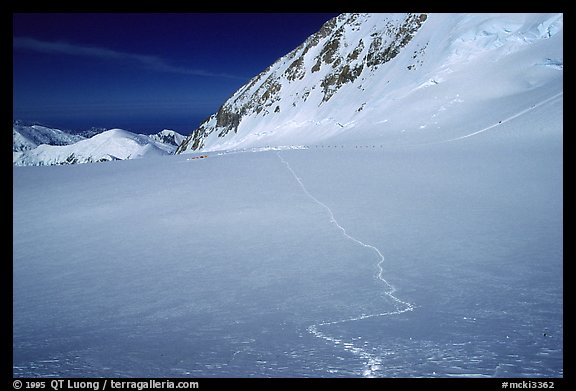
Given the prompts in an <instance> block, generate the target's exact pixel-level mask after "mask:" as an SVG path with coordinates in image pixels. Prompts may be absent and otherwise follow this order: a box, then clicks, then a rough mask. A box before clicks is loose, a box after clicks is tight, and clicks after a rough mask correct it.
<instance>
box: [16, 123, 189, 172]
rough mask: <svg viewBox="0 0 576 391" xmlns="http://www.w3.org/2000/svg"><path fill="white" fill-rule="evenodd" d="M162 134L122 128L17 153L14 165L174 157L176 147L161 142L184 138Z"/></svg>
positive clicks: (175, 134) (173, 133) (174, 134)
mask: <svg viewBox="0 0 576 391" xmlns="http://www.w3.org/2000/svg"><path fill="white" fill-rule="evenodd" d="M163 132H164V133H162V132H160V133H159V134H158V135H154V136H146V135H142V134H135V133H132V132H128V131H126V130H122V129H110V130H107V131H105V132H102V133H99V134H97V135H95V136H93V137H91V138H89V139H84V140H81V141H78V142H76V143H74V144H70V145H62V146H55V145H46V144H42V145H39V146H38V147H36V148H34V149H31V150H27V151H22V152H14V153H13V163H14V165H16V166H39V165H40V166H44V165H55V164H75V163H90V162H101V161H109V160H125V159H136V158H141V157H148V156H159V155H169V154H173V153H174V151H175V149H176V146H175V145H173V144H166V143H164V142H162V141H159V140H161V139H162V135H164V136H166V135H168V136H170V137H171V138H170V137H168V139H169V140H174V139H178V138H183V136H182V135H179V134H178V133H176V132H172V131H170V132H172V133H167V132H166V131H163ZM164 140H166V138H164Z"/></svg>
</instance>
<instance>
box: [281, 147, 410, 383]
mask: <svg viewBox="0 0 576 391" xmlns="http://www.w3.org/2000/svg"><path fill="white" fill-rule="evenodd" d="M276 155H277V156H278V158H279V159H280V161H281V162H282V163H283V164H284V165H285V166H286V168H287V169H288V171H290V173H291V174H292V176H293V177H294V179H296V181H297V182H298V184H299V185H300V188H301V189H302V191H303V192H304V194H306V196H308V198H310V199H311V200H312V201H314V202H315V203H316V204H318V205H319V206H321V207H322V208H323V209H324V210H326V212H327V213H328V215H329V217H330V223H331V224H332V225H334V226H335V227H336V228H338V230H340V231H341V232H342V235H344V237H346V239H348V240H350V241H352V242H354V243H356V244H358V245H360V246H362V247H365V248H367V249H370V250H371V251H373V252H374V254H375V255H376V256H378V263H377V266H378V273H377V275H376V277H377V278H378V280H380V281H381V282H382V283H383V284H384V294H385V295H386V296H387V297H388V298H389V299H390V300H392V302H393V303H394V307H395V308H396V309H395V310H394V311H388V312H381V313H375V314H362V315H359V316H353V317H350V318H345V319H339V320H332V321H325V322H321V323H317V324H313V325H311V326H309V327H308V328H307V331H308V332H309V333H310V334H312V335H314V336H315V337H317V338H321V339H323V340H325V341H327V342H329V343H331V344H333V345H335V346H342V347H343V348H344V349H345V350H346V351H349V352H351V353H353V354H355V355H357V356H359V357H360V358H362V359H363V360H364V361H365V367H364V369H363V371H362V376H364V377H375V372H376V371H377V370H379V369H381V368H382V358H381V357H379V356H377V355H375V354H372V353H370V352H368V351H367V350H366V349H365V348H362V347H359V346H356V345H354V343H351V342H345V341H344V340H342V339H340V338H337V337H334V336H330V335H329V334H327V333H325V332H322V331H320V328H323V327H324V326H330V325H336V324H342V323H349V322H356V321H360V320H363V319H369V318H374V317H379V316H389V315H398V314H402V313H404V312H407V311H412V310H414V306H413V305H412V304H410V303H408V302H405V301H403V300H400V299H399V298H398V297H396V296H395V295H394V293H395V292H396V288H394V286H392V285H391V284H390V283H389V282H388V281H386V279H385V278H384V276H383V274H384V269H383V267H382V264H383V263H384V260H385V258H384V255H382V252H381V251H380V250H379V249H378V248H377V247H375V246H372V245H370V244H367V243H364V242H362V241H361V240H359V239H357V238H355V237H353V236H351V235H350V234H348V233H347V232H346V229H345V228H344V227H343V226H341V225H340V224H339V223H338V221H337V220H336V218H335V217H334V213H333V212H332V210H331V209H330V208H329V207H328V206H327V205H326V204H325V203H323V202H322V201H320V200H319V199H318V198H316V197H315V196H314V195H312V194H311V193H310V192H309V191H308V189H307V188H306V186H305V185H304V183H303V182H302V178H300V177H299V176H298V175H297V174H296V172H295V171H294V170H293V169H292V167H291V166H290V164H289V163H288V162H287V161H286V160H285V159H284V158H282V156H281V155H280V153H279V152H276Z"/></svg>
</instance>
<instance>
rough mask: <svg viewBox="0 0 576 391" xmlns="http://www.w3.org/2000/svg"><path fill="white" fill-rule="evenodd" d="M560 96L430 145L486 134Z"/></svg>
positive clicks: (557, 95) (561, 93)
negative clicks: (481, 127) (465, 133)
mask: <svg viewBox="0 0 576 391" xmlns="http://www.w3.org/2000/svg"><path fill="white" fill-rule="evenodd" d="M562 95H564V91H560V92H559V93H557V94H555V95H552V96H551V97H549V98H546V99H544V100H543V101H541V102H538V103H536V104H535V105H532V106H530V107H528V108H527V109H524V110H522V111H519V112H518V113H516V114H514V115H512V116H510V117H508V118H505V119H503V120H502V121H499V122H498V123H495V124H492V125H490V126H487V127H485V128H483V129H480V130H477V131H475V132H472V133H470V134H467V135H464V136H460V137H456V138H452V139H449V140H444V141H439V142H436V143H430V144H442V143H450V142H452V141H458V140H463V139H465V138H468V137H472V136H476V135H477V134H480V133H484V132H486V131H487V130H490V129H492V128H495V127H497V126H499V125H502V124H504V123H506V122H509V121H512V120H513V119H516V118H518V117H520V116H522V115H524V114H526V113H528V112H530V111H532V110H534V109H536V108H538V107H540V106H543V105H545V104H546V103H549V102H551V101H553V100H554V99H556V98H559V97H560V96H562Z"/></svg>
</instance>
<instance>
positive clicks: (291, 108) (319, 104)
mask: <svg viewBox="0 0 576 391" xmlns="http://www.w3.org/2000/svg"><path fill="white" fill-rule="evenodd" d="M562 81H563V15H562V14H342V15H340V16H338V17H337V18H334V19H332V20H330V21H329V22H327V23H326V24H325V25H324V26H323V27H322V28H321V29H320V31H318V32H317V33H316V34H314V35H312V36H310V37H309V38H308V39H307V40H306V41H305V42H304V43H303V44H302V45H300V46H299V47H298V48H296V49H295V50H294V51H292V52H290V53H289V54H287V55H286V56H284V57H282V58H280V59H279V60H278V61H276V62H275V63H274V64H273V65H271V66H270V67H269V68H268V69H266V70H265V71H263V72H262V73H261V74H259V75H258V76H256V77H255V78H253V79H252V80H251V81H250V82H249V83H248V84H246V85H245V86H243V87H242V88H240V89H239V90H238V91H237V92H236V93H235V94H234V95H233V96H232V97H231V98H230V99H229V100H228V101H226V102H225V103H224V104H223V105H222V107H221V108H220V110H219V111H218V112H217V113H215V114H213V115H212V116H211V117H209V119H208V120H206V121H205V122H204V123H203V124H201V126H200V127H199V128H198V129H197V130H195V131H194V132H193V133H192V134H191V135H190V136H189V137H188V138H187V139H186V140H185V141H184V142H183V143H182V144H181V145H180V147H179V148H178V150H177V153H182V152H191V151H194V150H204V151H210V150H226V149H238V148H247V147H263V146H278V145H304V144H312V143H322V142H330V143H332V142H338V143H349V142H353V141H355V142H358V141H370V142H379V143H385V144H392V143H401V144H410V143H420V142H437V141H444V140H449V139H454V138H458V137H463V136H466V135H467V134H470V133H473V132H475V131H478V130H481V129H484V128H486V127H489V126H492V125H493V124H497V123H498V121H501V120H503V119H504V118H507V116H513V115H515V114H516V113H518V112H520V111H522V110H527V109H529V108H531V107H533V106H535V105H537V104H539V103H541V102H544V101H546V99H549V98H552V97H553V96H556V95H558V94H561V93H562V91H563V85H562ZM502 106H504V107H505V108H506V109H505V110H504V112H502V111H501V110H498V109H499V108H500V107H502ZM490 111H493V112H498V113H500V114H503V115H504V118H498V117H496V116H485V113H486V112H490ZM480 113H481V114H480Z"/></svg>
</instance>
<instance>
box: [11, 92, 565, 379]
mask: <svg viewBox="0 0 576 391" xmlns="http://www.w3.org/2000/svg"><path fill="white" fill-rule="evenodd" d="M562 102H563V99H562V96H560V97H558V98H556V99H555V100H552V101H549V102H548V103H546V104H543V105H541V106H538V107H536V108H535V109H534V110H531V111H528V112H526V113H525V114H524V115H522V116H519V117H516V118H514V119H512V120H510V121H508V122H507V123H503V124H502V125H500V126H499V127H498V129H496V128H495V129H492V130H490V131H486V132H483V133H480V134H477V135H475V136H472V137H468V138H465V139H460V140H456V141H451V142H446V143H436V144H423V145H414V146H404V147H402V148H400V147H394V148H389V147H385V146H383V147H380V146H374V147H373V146H355V145H347V146H344V145H342V146H331V147H330V148H329V147H328V146H327V145H325V146H323V147H320V146H318V148H315V147H311V148H308V149H294V150H292V149H281V150H274V151H260V152H243V153H228V154H218V153H207V154H206V155H207V156H208V157H207V158H205V159H196V160H193V159H191V157H190V156H191V155H188V154H184V155H176V156H166V157H158V158H151V159H140V160H129V161H116V162H109V163H106V164H89V165H71V166H51V167H15V168H14V169H13V176H14V187H13V195H14V201H13V216H14V218H13V231H14V239H13V251H14V255H13V282H14V291H13V306H14V318H13V333H14V337H13V338H14V340H13V344H14V345H13V359H14V367H13V373H14V376H42V377H45V376H73V377H82V376H113V377H114V376H118V377H149V376H152V377H178V376H195V377H252V376H256V377H325V376H329V377H362V376H364V375H365V374H366V373H368V374H370V375H371V376H376V377H410V376H417V377H450V376H458V377H461V376H463V377H469V376H474V377H480V376H486V377H517V376H529V377H537V376H545V377H549V376H550V377H561V376H563V310H562V307H563V290H562V286H563V269H562V266H563V254H562V248H563V246H562V237H563V234H562V211H563V203H562V199H563V182H562V172H563V167H562V154H563V152H562ZM278 155H279V156H278ZM280 158H281V159H280ZM282 160H284V161H286V162H288V163H289V165H290V167H291V168H292V170H293V171H294V173H296V175H297V176H298V178H300V179H301V181H302V183H303V184H304V186H305V187H306V189H307V191H308V192H309V193H310V194H311V195H313V196H314V197H315V198H316V199H318V200H319V201H321V202H322V203H324V204H325V205H327V206H328V207H329V208H330V210H331V211H332V212H333V215H334V218H335V219H337V221H338V224H340V225H341V226H342V227H345V229H346V232H347V233H348V235H350V236H352V237H354V238H357V239H358V240H360V241H362V242H363V243H366V244H370V245H371V246H374V247H376V248H378V249H379V251H381V252H382V254H383V255H384V257H385V261H384V262H383V263H382V264H381V267H382V276H383V277H384V278H385V279H386V281H388V283H389V284H391V286H393V287H394V289H395V291H394V293H393V294H394V297H396V298H398V299H399V300H401V301H403V302H406V303H410V305H413V306H414V309H413V310H412V311H407V312H403V313H400V314H395V315H393V316H374V317H369V316H366V315H370V314H382V313H387V312H394V311H397V303H395V302H394V300H392V299H391V298H390V296H388V295H387V294H386V287H385V286H383V284H382V281H380V280H379V279H378V278H377V276H378V262H379V259H378V257H377V256H376V254H375V253H374V251H371V250H370V249H369V248H365V247H363V246H360V245H358V243H354V242H353V241H351V240H347V239H346V237H345V236H343V234H342V232H341V231H340V230H339V229H338V228H337V227H335V226H334V224H333V223H331V221H330V216H329V215H328V214H327V212H326V210H325V209H324V208H322V207H320V206H319V205H318V204H317V203H315V202H313V201H312V200H311V199H310V197H309V196H308V195H307V194H306V193H305V192H304V191H303V189H302V188H301V187H300V186H299V184H298V182H297V181H296V180H295V179H294V176H293V175H292V173H291V172H290V171H289V170H288V169H287V167H286V165H285V164H284V163H283V162H282ZM362 317H365V319H362ZM345 319H358V320H356V321H353V322H347V323H335V324H329V323H330V322H334V321H338V320H345ZM313 326H315V327H316V330H317V331H318V332H321V333H323V335H325V336H327V337H328V338H331V339H332V340H333V341H334V343H328V342H327V341H326V340H325V339H322V338H318V337H317V336H315V335H314V334H313V333H311V332H310V328H311V327H313Z"/></svg>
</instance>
